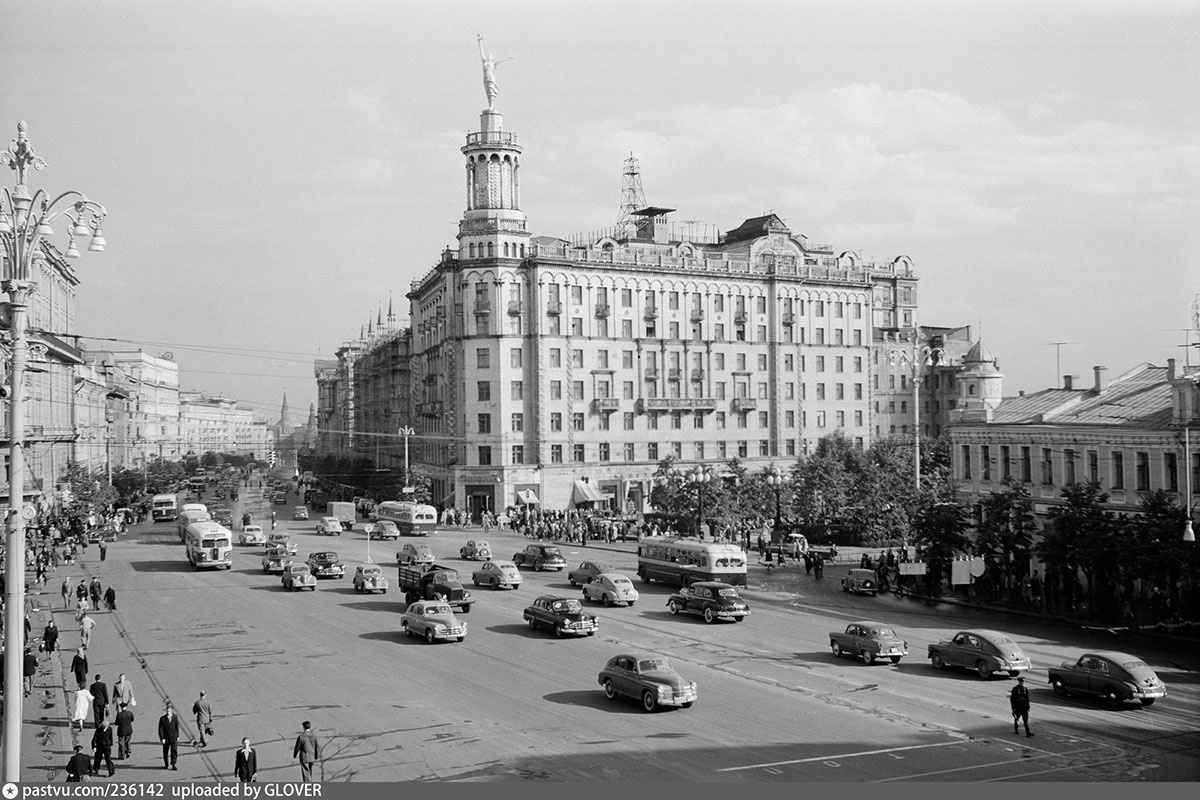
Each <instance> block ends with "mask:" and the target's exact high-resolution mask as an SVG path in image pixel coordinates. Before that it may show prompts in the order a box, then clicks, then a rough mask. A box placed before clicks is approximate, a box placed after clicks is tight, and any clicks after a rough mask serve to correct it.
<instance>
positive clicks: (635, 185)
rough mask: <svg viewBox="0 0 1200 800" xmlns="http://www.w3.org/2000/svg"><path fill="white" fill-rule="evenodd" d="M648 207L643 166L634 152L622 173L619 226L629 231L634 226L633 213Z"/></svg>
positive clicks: (621, 229)
mask: <svg viewBox="0 0 1200 800" xmlns="http://www.w3.org/2000/svg"><path fill="white" fill-rule="evenodd" d="M645 207H646V193H645V192H644V191H643V190H642V166H641V164H640V162H638V160H637V159H636V158H634V157H633V153H632V152H631V153H630V154H629V158H627V159H625V168H624V170H623V171H622V173H621V215H620V216H619V217H618V218H617V228H618V229H619V230H620V231H621V232H622V233H627V232H628V231H629V230H630V229H631V228H632V227H633V213H634V212H635V211H640V210H641V209H643V208H645Z"/></svg>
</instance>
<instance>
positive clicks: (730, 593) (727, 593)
mask: <svg viewBox="0 0 1200 800" xmlns="http://www.w3.org/2000/svg"><path fill="white" fill-rule="evenodd" d="M717 594H719V595H721V597H737V596H738V593H737V589H720V590H719V591H718V592H717Z"/></svg>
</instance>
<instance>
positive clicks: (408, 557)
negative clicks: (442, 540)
mask: <svg viewBox="0 0 1200 800" xmlns="http://www.w3.org/2000/svg"><path fill="white" fill-rule="evenodd" d="M435 560H436V559H434V557H433V550H432V549H430V547H429V545H427V544H413V543H412V542H406V543H405V545H404V547H401V548H400V551H399V552H398V553H396V563H397V564H407V565H411V564H432V563H433V562H434V561H435Z"/></svg>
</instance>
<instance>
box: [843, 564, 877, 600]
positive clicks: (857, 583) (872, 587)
mask: <svg viewBox="0 0 1200 800" xmlns="http://www.w3.org/2000/svg"><path fill="white" fill-rule="evenodd" d="M842 591H843V592H852V593H854V594H869V595H871V597H874V596H875V593H876V592H878V591H879V585H878V583H877V582H876V580H875V570H873V569H852V570H850V572H849V574H847V575H846V577H844V578H842Z"/></svg>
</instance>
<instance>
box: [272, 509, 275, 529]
mask: <svg viewBox="0 0 1200 800" xmlns="http://www.w3.org/2000/svg"><path fill="white" fill-rule="evenodd" d="M271 530H275V512H274V511H272V512H271Z"/></svg>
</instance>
